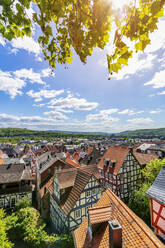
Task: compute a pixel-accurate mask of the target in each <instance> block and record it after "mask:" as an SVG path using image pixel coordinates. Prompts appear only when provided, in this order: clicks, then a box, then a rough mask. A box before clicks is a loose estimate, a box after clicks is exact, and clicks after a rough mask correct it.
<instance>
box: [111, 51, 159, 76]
mask: <svg viewBox="0 0 165 248" xmlns="http://www.w3.org/2000/svg"><path fill="white" fill-rule="evenodd" d="M155 58H156V55H153V54H144V55H143V56H142V54H141V53H134V54H133V57H132V58H131V59H129V61H128V65H127V66H123V68H122V70H120V71H119V72H118V73H114V74H113V75H112V77H113V78H115V79H117V80H121V79H127V78H129V77H130V76H132V75H135V74H136V75H137V74H138V76H141V75H143V74H144V72H145V71H146V70H149V69H151V68H152V67H153V65H154V60H155Z"/></svg>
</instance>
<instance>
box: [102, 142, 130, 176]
mask: <svg viewBox="0 0 165 248" xmlns="http://www.w3.org/2000/svg"><path fill="white" fill-rule="evenodd" d="M129 150H130V148H129V147H128V146H111V147H109V148H108V150H107V151H106V152H105V154H104V156H103V157H102V159H101V160H100V162H99V163H98V166H97V167H98V168H100V169H103V168H104V158H105V159H106V160H109V159H111V160H114V161H115V166H114V170H113V174H115V175H116V174H117V173H118V171H119V170H120V167H121V166H122V164H123V162H124V159H125V157H126V156H127V154H128V152H129Z"/></svg>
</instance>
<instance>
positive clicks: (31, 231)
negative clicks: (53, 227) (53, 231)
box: [7, 207, 56, 248]
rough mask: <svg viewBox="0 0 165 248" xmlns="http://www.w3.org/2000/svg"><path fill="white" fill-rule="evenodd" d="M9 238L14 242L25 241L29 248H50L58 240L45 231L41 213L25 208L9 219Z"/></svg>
mask: <svg viewBox="0 0 165 248" xmlns="http://www.w3.org/2000/svg"><path fill="white" fill-rule="evenodd" d="M7 223H8V224H9V229H10V230H9V236H10V237H11V239H12V240H23V241H25V243H27V244H28V246H29V247H34V248H50V247H54V246H53V243H52V242H54V241H55V240H56V238H55V237H54V236H49V235H48V234H47V232H46V231H45V230H44V228H45V224H43V222H42V220H41V218H40V214H39V212H38V211H37V210H36V209H34V208H32V207H23V208H20V209H19V210H17V211H16V212H15V213H13V214H12V215H11V216H8V217H7Z"/></svg>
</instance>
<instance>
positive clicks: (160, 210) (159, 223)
mask: <svg viewBox="0 0 165 248" xmlns="http://www.w3.org/2000/svg"><path fill="white" fill-rule="evenodd" d="M146 194H147V195H148V196H149V199H150V209H151V211H150V213H151V225H152V226H153V228H154V231H155V233H156V234H157V235H159V236H160V237H161V238H162V239H163V240H164V242H165V167H163V168H162V169H161V171H160V172H159V175H158V176H157V177H156V179H155V181H154V183H153V185H152V186H151V187H150V188H149V189H148V191H147V192H146Z"/></svg>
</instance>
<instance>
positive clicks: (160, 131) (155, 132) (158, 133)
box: [115, 128, 165, 138]
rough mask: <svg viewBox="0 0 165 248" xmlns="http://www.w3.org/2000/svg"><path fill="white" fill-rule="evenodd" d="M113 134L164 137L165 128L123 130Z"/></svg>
mask: <svg viewBox="0 0 165 248" xmlns="http://www.w3.org/2000/svg"><path fill="white" fill-rule="evenodd" d="M115 136H121V137H128V138H129V137H132V138H133V137H134V138H136V137H139V138H165V128H156V129H138V130H134V131H124V132H120V133H118V134H115Z"/></svg>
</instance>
